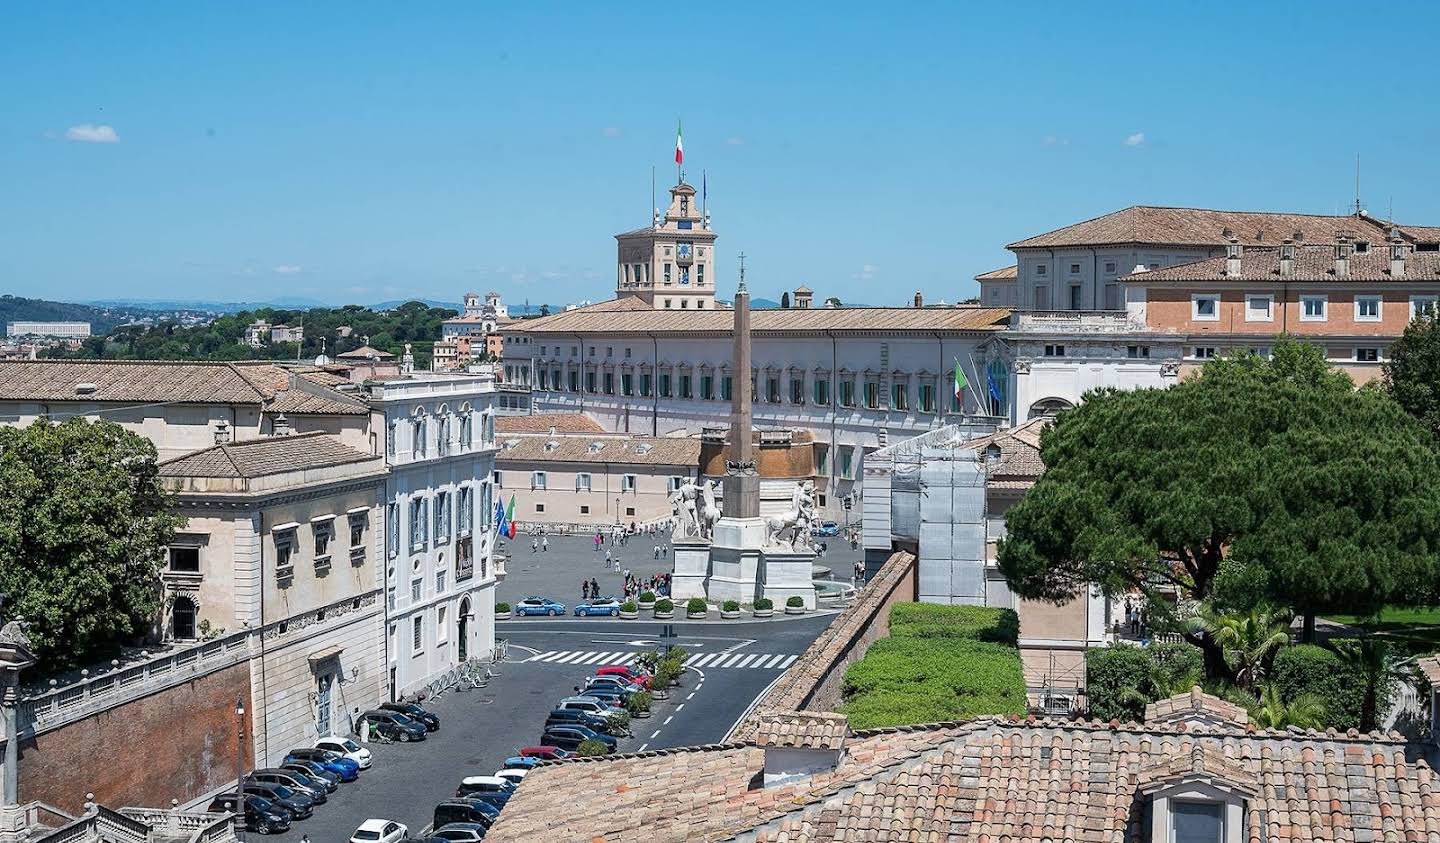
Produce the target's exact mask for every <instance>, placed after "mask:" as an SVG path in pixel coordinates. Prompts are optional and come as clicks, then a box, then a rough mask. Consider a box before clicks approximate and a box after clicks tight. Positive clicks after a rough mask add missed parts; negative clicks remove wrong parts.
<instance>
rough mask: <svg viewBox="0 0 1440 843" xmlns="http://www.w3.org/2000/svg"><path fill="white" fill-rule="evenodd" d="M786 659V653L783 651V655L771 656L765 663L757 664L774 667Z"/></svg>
mask: <svg viewBox="0 0 1440 843" xmlns="http://www.w3.org/2000/svg"><path fill="white" fill-rule="evenodd" d="M784 660H785V656H784V654H783V653H782V654H781V655H778V656H771V657H770V658H769V659H768V660H767V661H766V662H765V664H764V665H757V666H760V667H767V668H770V667H774V666H775V665H777V664H779V663H780V662H782V661H784Z"/></svg>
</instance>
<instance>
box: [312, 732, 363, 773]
mask: <svg viewBox="0 0 1440 843" xmlns="http://www.w3.org/2000/svg"><path fill="white" fill-rule="evenodd" d="M315 746H317V747H319V748H320V749H328V750H330V751H331V752H334V753H338V754H340V755H343V756H345V757H346V758H349V759H350V760H351V761H354V762H355V763H356V764H359V765H360V769H362V770H368V769H370V750H368V749H366V748H365V747H363V746H361V745H360V744H358V743H356V742H355V741H352V740H350V739H349V738H344V737H340V736H339V735H329V736H327V737H323V738H321V739H320V740H318V741H316V742H315Z"/></svg>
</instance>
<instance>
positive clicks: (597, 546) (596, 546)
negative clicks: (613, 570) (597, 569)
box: [595, 532, 600, 553]
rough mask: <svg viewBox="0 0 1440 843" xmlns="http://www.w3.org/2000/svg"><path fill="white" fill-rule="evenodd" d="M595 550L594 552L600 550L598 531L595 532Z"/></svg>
mask: <svg viewBox="0 0 1440 843" xmlns="http://www.w3.org/2000/svg"><path fill="white" fill-rule="evenodd" d="M595 552H596V553H599V552H600V533H599V532H596V533H595Z"/></svg>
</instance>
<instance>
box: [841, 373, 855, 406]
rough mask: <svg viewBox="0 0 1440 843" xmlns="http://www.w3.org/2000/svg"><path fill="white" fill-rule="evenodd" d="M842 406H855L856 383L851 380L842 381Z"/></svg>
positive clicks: (844, 379)
mask: <svg viewBox="0 0 1440 843" xmlns="http://www.w3.org/2000/svg"><path fill="white" fill-rule="evenodd" d="M840 406H842V407H853V406H855V381H852V380H850V379H849V378H841V379H840Z"/></svg>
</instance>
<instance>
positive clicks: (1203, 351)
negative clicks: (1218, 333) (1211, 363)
mask: <svg viewBox="0 0 1440 843" xmlns="http://www.w3.org/2000/svg"><path fill="white" fill-rule="evenodd" d="M1194 356H1195V359H1196V360H1213V359H1215V346H1213V345H1197V346H1195V355H1194Z"/></svg>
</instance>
